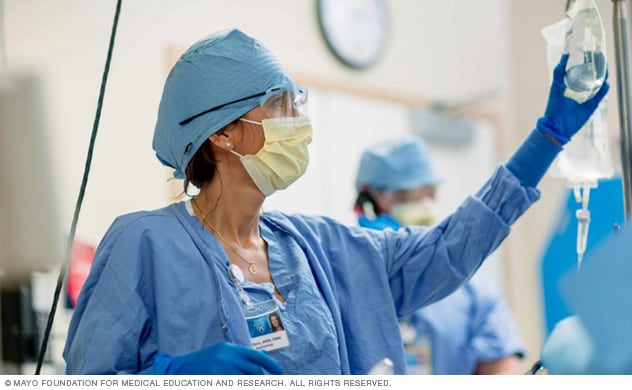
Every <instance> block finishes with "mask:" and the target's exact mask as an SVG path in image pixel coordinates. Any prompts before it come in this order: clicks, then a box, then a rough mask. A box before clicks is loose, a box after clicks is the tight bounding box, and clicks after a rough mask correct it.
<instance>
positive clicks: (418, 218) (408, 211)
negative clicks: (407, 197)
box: [391, 198, 438, 226]
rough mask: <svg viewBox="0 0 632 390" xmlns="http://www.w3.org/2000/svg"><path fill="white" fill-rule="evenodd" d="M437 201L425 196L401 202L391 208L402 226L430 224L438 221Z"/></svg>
mask: <svg viewBox="0 0 632 390" xmlns="http://www.w3.org/2000/svg"><path fill="white" fill-rule="evenodd" d="M437 214H438V213H437V205H436V201H435V200H433V199H431V198H424V199H420V200H416V201H409V202H405V203H399V204H396V205H394V206H393V207H392V208H391V215H392V216H393V218H395V219H396V220H397V221H398V222H399V223H400V224H402V226H409V225H416V226H430V225H434V224H435V223H436V222H437Z"/></svg>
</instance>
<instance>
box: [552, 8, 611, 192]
mask: <svg viewBox="0 0 632 390" xmlns="http://www.w3.org/2000/svg"><path fill="white" fill-rule="evenodd" d="M542 35H543V36H544V38H545V39H546V42H547V59H548V65H549V71H550V73H549V74H550V75H551V79H552V77H553V69H554V68H555V66H556V65H557V64H558V63H559V61H560V58H561V56H562V53H564V52H568V54H569V59H568V63H567V66H566V68H567V73H566V77H565V82H566V84H567V89H566V91H565V93H564V95H565V96H567V97H570V98H572V99H574V100H576V101H585V100H586V99H589V98H590V97H592V96H594V94H595V93H596V92H597V91H598V90H599V88H601V85H602V84H603V82H604V79H605V70H606V52H605V43H604V41H605V33H604V30H603V26H602V24H601V18H600V17H599V13H598V12H597V8H596V6H595V5H594V2H593V1H592V0H576V1H575V3H574V4H573V6H571V8H570V10H569V12H568V13H567V17H566V18H565V19H563V20H561V21H559V22H557V23H555V24H553V25H551V26H547V27H545V28H544V29H543V30H542ZM580 61H581V62H580ZM607 112H608V100H607V97H606V98H604V99H603V100H602V101H601V102H600V104H599V106H598V107H597V109H596V110H595V112H594V113H593V115H592V116H591V117H590V119H588V121H587V122H586V124H584V126H583V127H582V128H581V129H580V130H579V132H577V134H575V136H573V138H572V139H571V141H570V142H569V143H568V144H567V145H565V146H564V150H562V152H561V153H560V154H559V155H558V156H557V158H556V161H555V163H554V164H553V166H552V167H551V169H550V174H551V176H553V177H559V178H563V179H566V181H567V182H568V184H569V186H571V187H574V188H575V189H577V188H578V187H584V188H585V187H586V186H588V187H592V188H595V187H596V186H597V181H598V180H599V179H606V178H610V177H612V175H614V168H613V166H612V160H611V158H610V152H609V150H608V144H609V141H608V128H607V118H606V114H607Z"/></svg>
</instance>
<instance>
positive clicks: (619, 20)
mask: <svg viewBox="0 0 632 390" xmlns="http://www.w3.org/2000/svg"><path fill="white" fill-rule="evenodd" d="M612 2H613V3H614V4H613V5H614V7H613V11H614V12H613V14H614V16H613V24H614V43H615V57H616V61H617V93H618V98H619V124H620V126H621V166H622V169H623V200H624V207H625V220H626V222H627V221H629V220H630V218H631V216H632V128H631V124H630V112H632V106H631V104H632V102H631V101H630V98H631V92H632V84H631V80H630V74H629V73H630V72H629V71H630V50H629V40H628V11H627V2H626V0H612Z"/></svg>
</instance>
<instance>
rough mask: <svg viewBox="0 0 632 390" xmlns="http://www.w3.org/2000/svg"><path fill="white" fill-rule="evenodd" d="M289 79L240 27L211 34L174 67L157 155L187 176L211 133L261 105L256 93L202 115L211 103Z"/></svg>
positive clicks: (160, 122)
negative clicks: (190, 162) (197, 115)
mask: <svg viewBox="0 0 632 390" xmlns="http://www.w3.org/2000/svg"><path fill="white" fill-rule="evenodd" d="M285 82H291V79H290V77H289V76H288V75H287V73H286V72H285V71H284V70H283V68H282V67H281V65H280V64H279V62H278V61H277V60H276V58H275V57H274V56H273V55H272V53H270V51H269V50H268V49H266V48H265V47H264V46H263V44H262V43H261V42H259V41H257V40H256V39H254V38H251V37H249V36H248V35H246V34H244V33H243V32H241V31H240V30H238V29H232V30H225V31H220V32H217V33H214V34H212V35H209V36H208V37H206V38H204V39H202V40H200V41H198V42H196V43H195V44H194V45H193V46H191V47H190V48H189V49H188V50H187V51H186V52H185V53H184V54H183V55H182V56H181V57H180V59H179V60H178V62H177V63H176V64H175V65H174V66H173V68H172V69H171V72H170V73H169V76H168V77H167V81H166V82H165V86H164V89H163V93H162V99H161V101H160V107H159V109H158V120H157V122H156V128H155V131H154V139H153V148H154V150H155V152H156V156H157V157H158V160H160V162H161V163H163V164H164V165H167V166H169V167H172V168H174V169H175V172H174V176H175V177H176V178H180V179H182V178H184V177H185V174H184V172H185V170H186V167H187V165H188V164H189V161H190V160H191V158H192V157H193V155H194V154H195V152H196V151H197V150H198V149H199V147H200V146H201V145H202V143H204V141H206V139H208V137H210V136H211V135H212V134H214V133H216V132H217V131H219V130H221V129H222V128H224V127H225V126H226V125H228V124H230V123H231V122H233V121H235V120H237V119H238V118H239V117H241V116H243V115H244V114H246V113H247V112H248V111H250V110H252V109H253V108H255V107H257V105H258V104H259V98H258V97H257V98H252V99H248V100H245V101H241V102H238V103H233V104H228V105H226V106H225V107H222V108H220V109H217V110H214V111H212V112H209V113H207V114H204V115H201V116H199V117H197V118H195V119H193V120H191V121H190V122H188V123H186V124H180V122H182V121H183V120H185V119H187V118H190V117H192V116H194V115H196V114H198V113H201V112H203V111H205V110H208V109H210V108H213V107H216V106H220V105H222V104H226V103H228V102H231V101H234V100H238V99H241V98H245V97H247V96H250V95H254V94H257V93H262V92H265V91H266V90H267V89H268V88H270V87H273V86H275V85H277V84H281V83H285Z"/></svg>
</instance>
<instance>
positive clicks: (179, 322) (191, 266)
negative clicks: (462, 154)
mask: <svg viewBox="0 0 632 390" xmlns="http://www.w3.org/2000/svg"><path fill="white" fill-rule="evenodd" d="M539 195H540V193H539V191H538V190H537V189H535V188H531V187H523V186H522V185H521V184H520V182H519V181H518V180H517V179H516V178H515V177H514V176H513V175H512V174H511V173H510V172H509V171H508V170H507V169H506V168H505V167H504V166H500V167H499V168H498V169H497V170H496V172H495V173H494V175H493V176H492V178H491V179H490V180H489V181H488V182H487V183H485V185H484V186H483V187H482V188H481V189H480V190H479V191H478V192H477V193H476V195H474V196H470V197H468V198H467V199H466V200H465V201H464V202H463V204H462V205H461V206H460V207H459V208H458V209H457V210H456V211H455V212H454V213H453V214H452V215H451V216H450V217H448V218H446V219H445V220H444V221H442V222H441V223H440V224H438V225H437V226H435V227H434V228H430V229H427V228H421V227H416V228H412V227H411V228H403V229H399V230H398V231H392V230H387V231H376V230H370V229H366V228H361V227H355V226H346V225H343V224H341V223H339V222H337V221H335V220H333V219H330V218H326V217H312V216H305V215H288V214H284V213H280V212H272V213H263V214H262V215H261V221H260V225H261V226H262V232H263V234H264V238H265V239H266V241H267V242H268V244H269V245H270V247H271V248H272V249H271V251H270V252H269V256H270V259H271V271H272V272H273V276H274V275H275V273H277V274H280V272H282V271H280V269H281V268H283V267H284V266H285V265H286V264H288V268H289V272H288V273H286V275H285V277H286V278H285V279H284V282H283V283H281V285H280V286H279V287H280V289H281V292H282V293H283V291H284V290H285V291H286V293H287V292H288V291H291V290H294V291H295V292H296V293H297V294H299V295H300V294H303V293H304V294H305V296H302V297H300V298H297V300H298V299H300V300H301V301H302V300H303V299H304V300H305V302H307V303H306V305H312V306H311V308H310V311H308V312H301V309H302V307H304V306H302V305H297V306H295V307H294V308H293V310H294V311H290V312H288V311H287V310H288V308H287V307H286V308H285V310H286V318H285V319H284V321H288V320H289V321H290V323H293V324H294V325H295V327H294V330H292V329H291V328H292V327H290V329H288V335H289V339H290V349H289V350H288V354H287V355H286V356H283V354H282V353H279V354H278V356H276V357H277V358H278V359H279V360H280V362H281V364H282V365H283V366H284V368H285V372H286V373H287V374H304V373H306V372H307V370H308V369H307V367H308V366H310V367H311V364H310V362H309V359H312V358H313V356H311V355H312V354H311V353H310V351H311V350H310V349H309V348H312V346H310V345H309V341H308V342H307V343H305V344H303V343H300V342H297V343H296V344H295V343H294V340H298V339H300V338H306V339H308V340H316V341H318V342H319V343H317V345H315V346H313V347H318V348H321V347H322V348H323V349H324V350H325V352H326V354H325V356H324V357H323V359H319V360H317V361H315V362H313V367H312V368H311V369H310V372H318V373H325V372H336V373H341V374H366V373H367V372H368V371H369V370H370V369H371V368H372V367H373V366H374V365H375V364H376V363H378V362H379V361H380V360H382V359H383V358H390V359H391V360H392V361H393V363H394V372H395V373H398V374H402V373H405V372H406V364H405V356H404V350H403V343H402V339H401V336H400V332H399V323H398V318H399V317H402V316H406V315H409V314H411V313H413V312H414V311H415V310H417V309H419V308H420V307H422V306H425V305H428V304H430V303H433V302H436V301H438V300H440V299H441V298H444V297H445V296H447V295H449V294H450V293H452V292H453V291H455V290H456V289H457V288H458V287H459V286H461V285H462V284H463V283H464V281H466V280H468V279H469V278H470V277H471V276H472V275H473V273H474V272H476V270H477V269H478V267H479V266H480V265H481V263H482V262H483V260H484V259H485V258H486V257H487V256H488V255H489V254H490V253H492V252H493V251H494V250H496V248H498V246H499V245H500V243H501V242H502V241H503V240H504V238H505V237H506V236H507V235H508V234H509V231H510V225H511V224H512V223H513V222H514V221H515V220H516V219H517V218H518V217H519V216H520V215H521V214H523V213H524V211H525V210H526V209H527V208H528V207H529V206H530V205H531V204H532V203H533V202H535V201H536V200H537V199H538V198H539ZM275 251H278V252H275ZM290 258H292V260H291V261H289V260H288V259H290ZM229 265H230V263H229V260H228V257H227V256H226V253H225V252H224V250H223V248H222V246H221V245H220V243H219V242H218V241H217V240H216V239H215V237H214V236H213V235H212V234H211V233H210V232H208V231H207V230H206V229H204V227H203V226H202V225H201V224H200V223H199V221H197V219H196V218H194V217H192V216H191V215H190V214H189V212H188V211H187V209H186V207H185V203H177V204H173V205H170V206H168V207H165V208H163V209H159V210H154V211H140V212H135V213H131V214H127V215H123V216H121V217H118V218H117V219H116V220H115V221H114V222H113V224H112V226H111V227H110V228H109V229H108V231H107V233H106V234H105V236H104V237H103V239H102V241H101V242H100V244H99V246H98V248H97V252H96V254H95V259H94V263H93V265H92V269H91V272H90V275H89V276H88V279H87V280H86V283H85V284H84V287H83V289H82V291H81V293H80V296H79V298H78V301H77V306H76V308H75V312H74V313H73V317H72V320H71V323H70V327H69V330H68V337H67V340H66V346H65V349H64V359H65V360H66V363H67V366H66V371H67V373H69V374H114V373H153V360H154V357H155V356H156V355H157V354H158V353H166V354H170V355H182V354H186V353H190V352H193V351H196V350H199V349H201V348H203V347H206V346H208V345H211V344H215V343H218V342H221V341H229V342H233V343H238V344H242V345H246V346H249V345H250V334H249V330H248V325H247V322H246V320H245V317H244V313H243V310H242V306H241V300H240V297H239V294H238V292H237V289H236V286H235V284H234V283H233V281H232V279H231V278H230V276H229V273H228V266H229ZM295 274H296V275H297V276H296V277H295V276H294V275H295ZM310 274H311V275H310ZM275 280H276V279H275ZM288 283H289V285H288ZM263 288H265V286H263ZM304 289H305V291H304ZM287 294H288V297H289V295H290V294H289V293H287ZM289 302H290V301H288V305H289ZM305 307H307V306H305ZM315 316H319V317H323V318H319V319H318V320H317V321H314V317H315ZM321 340H324V341H322V343H321V342H320V341H321ZM294 345H296V346H297V347H296V348H295V349H292V348H293V347H292V346H294ZM317 352H318V353H321V350H318V351H317ZM290 360H293V361H294V360H296V361H298V362H297V363H296V364H290V363H289V362H290Z"/></svg>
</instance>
